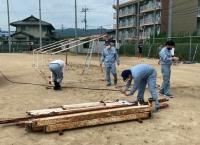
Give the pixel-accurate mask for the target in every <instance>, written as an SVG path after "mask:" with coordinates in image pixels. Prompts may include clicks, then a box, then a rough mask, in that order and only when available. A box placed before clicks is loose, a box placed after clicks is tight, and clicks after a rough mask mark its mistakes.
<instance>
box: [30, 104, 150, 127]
mask: <svg viewBox="0 0 200 145" xmlns="http://www.w3.org/2000/svg"><path fill="white" fill-rule="evenodd" d="M150 111H151V108H150V107H149V106H148V105H144V106H128V107H122V108H114V109H107V110H99V111H91V112H83V113H77V114H69V115H62V116H54V117H48V118H40V119H33V120H32V121H31V122H30V124H32V125H29V126H35V127H38V126H45V125H51V124H59V123H70V122H76V121H83V120H91V119H97V118H106V117H112V116H120V115H128V114H134V113H141V112H150Z"/></svg>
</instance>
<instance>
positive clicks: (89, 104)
mask: <svg viewBox="0 0 200 145" xmlns="http://www.w3.org/2000/svg"><path fill="white" fill-rule="evenodd" d="M93 106H104V103H101V102H91V103H82V104H70V105H62V106H61V107H62V108H63V109H65V110H67V109H75V108H86V107H93Z"/></svg>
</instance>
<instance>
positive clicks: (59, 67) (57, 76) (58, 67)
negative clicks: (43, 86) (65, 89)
mask: <svg viewBox="0 0 200 145" xmlns="http://www.w3.org/2000/svg"><path fill="white" fill-rule="evenodd" d="M49 69H50V70H51V72H52V73H53V77H54V88H53V89H54V90H55V91H58V90H59V91H61V90H62V88H61V86H60V83H61V82H62V80H63V74H64V72H65V69H66V63H65V62H64V61H63V60H54V61H52V62H51V63H50V64H49Z"/></svg>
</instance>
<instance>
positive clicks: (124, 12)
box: [119, 9, 135, 17]
mask: <svg viewBox="0 0 200 145" xmlns="http://www.w3.org/2000/svg"><path fill="white" fill-rule="evenodd" d="M134 12H135V9H129V10H126V11H120V12H119V17H122V16H126V15H131V14H133V13H134Z"/></svg>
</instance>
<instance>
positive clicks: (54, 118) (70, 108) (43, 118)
mask: <svg viewBox="0 0 200 145" xmlns="http://www.w3.org/2000/svg"><path fill="white" fill-rule="evenodd" d="M165 101H168V100H167V99H160V100H159V102H160V104H161V108H164V107H167V106H168V105H167V104H166V103H164V104H163V103H161V102H165ZM162 104H163V105H162ZM154 110H155V100H154V99H153V98H149V100H148V102H142V103H141V102H139V103H138V104H134V103H130V102H127V101H123V100H116V101H107V102H105V101H100V102H90V103H81V104H68V105H61V106H53V107H49V108H48V109H42V110H30V111H26V113H27V114H28V115H29V117H25V118H16V119H13V120H3V121H0V124H6V123H15V124H16V125H18V126H24V127H25V128H26V130H27V131H32V132H35V131H43V132H55V131H57V132H59V134H60V135H62V134H63V130H67V129H73V128H79V127H87V126H94V125H101V124H107V123H114V122H121V121H128V120H138V121H139V122H140V123H142V119H145V118H149V117H151V115H152V111H154Z"/></svg>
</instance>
